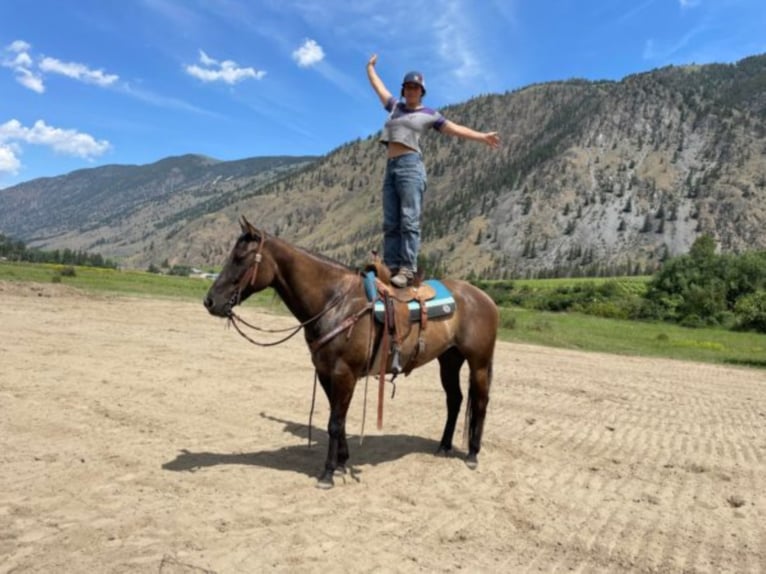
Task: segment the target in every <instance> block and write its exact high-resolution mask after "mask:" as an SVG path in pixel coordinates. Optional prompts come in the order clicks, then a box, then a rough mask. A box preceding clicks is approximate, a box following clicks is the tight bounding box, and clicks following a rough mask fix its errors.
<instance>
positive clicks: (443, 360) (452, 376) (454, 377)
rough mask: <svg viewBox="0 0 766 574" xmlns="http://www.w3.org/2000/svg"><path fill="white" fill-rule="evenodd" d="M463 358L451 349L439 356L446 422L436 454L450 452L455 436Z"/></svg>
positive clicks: (460, 399) (460, 397)
mask: <svg viewBox="0 0 766 574" xmlns="http://www.w3.org/2000/svg"><path fill="white" fill-rule="evenodd" d="M464 361H465V358H464V357H463V355H462V354H461V353H460V351H458V350H457V349H456V348H454V347H453V348H451V349H448V350H447V351H445V352H444V353H442V354H441V355H440V356H439V371H440V375H441V380H442V387H443V388H444V392H445V393H446V395H447V422H446V424H445V425H444V433H443V434H442V440H441V442H440V443H439V449H438V450H437V451H436V454H448V453H450V452H451V451H452V437H453V435H454V434H455V424H456V423H457V416H458V413H460V405H461V404H462V403H463V393H462V392H461V391H460V367H461V366H462V365H463V362H464Z"/></svg>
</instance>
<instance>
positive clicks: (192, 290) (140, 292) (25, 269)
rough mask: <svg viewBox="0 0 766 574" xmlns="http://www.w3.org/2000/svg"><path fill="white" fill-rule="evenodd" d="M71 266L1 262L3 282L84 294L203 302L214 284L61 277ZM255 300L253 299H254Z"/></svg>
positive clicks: (92, 270) (102, 275)
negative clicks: (69, 289)
mask: <svg viewBox="0 0 766 574" xmlns="http://www.w3.org/2000/svg"><path fill="white" fill-rule="evenodd" d="M70 267H71V266H69V265H56V264H48V263H9V262H0V281H21V282H37V283H51V282H56V283H60V284H62V285H68V286H70V287H75V288H77V289H82V290H83V291H90V292H99V293H115V294H121V295H131V296H138V297H158V298H169V299H187V300H194V299H196V300H198V301H200V302H201V301H202V299H203V297H204V296H205V293H207V290H208V289H209V288H210V285H211V284H212V281H210V280H207V279H198V278H195V277H180V276H174V275H158V274H156V273H148V272H146V271H122V270H117V269H106V268H99V267H75V268H74V269H75V274H74V276H73V277H69V276H66V275H62V271H64V270H65V269H66V268H70ZM251 299H253V298H251ZM271 299H272V296H271V295H270V294H269V293H262V294H259V296H258V297H256V298H255V299H254V301H255V302H256V303H265V302H267V301H271Z"/></svg>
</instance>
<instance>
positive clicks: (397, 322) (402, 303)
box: [362, 254, 456, 429]
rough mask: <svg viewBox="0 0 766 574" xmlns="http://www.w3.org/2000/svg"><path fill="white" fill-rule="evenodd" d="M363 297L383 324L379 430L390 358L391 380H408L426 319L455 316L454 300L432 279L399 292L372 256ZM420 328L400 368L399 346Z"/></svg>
mask: <svg viewBox="0 0 766 574" xmlns="http://www.w3.org/2000/svg"><path fill="white" fill-rule="evenodd" d="M362 278H363V284H364V290H365V294H366V295H367V300H368V301H369V302H370V303H371V305H372V309H373V316H374V317H375V320H376V321H377V322H378V323H382V324H383V335H382V338H381V341H380V347H379V356H380V372H379V376H378V379H379V384H378V428H379V429H380V428H382V427H383V389H384V387H385V376H386V371H387V367H388V364H389V361H388V358H389V355H390V357H391V372H393V374H394V377H393V378H392V379H391V381H392V382H393V380H394V379H395V378H396V376H397V375H398V374H399V373H401V372H402V371H403V372H404V375H405V376H407V375H409V374H410V372H411V371H412V369H414V368H415V366H416V364H417V358H418V356H419V355H420V354H421V353H422V352H423V351H424V350H425V346H426V344H425V337H424V336H423V335H424V332H425V329H426V327H427V325H428V319H429V318H433V317H442V316H445V315H451V314H452V313H454V312H455V306H456V304H455V299H454V297H453V296H452V293H450V291H449V289H447V287H446V286H445V285H444V284H443V283H442V282H441V281H437V280H435V279H429V280H427V281H425V282H422V283H421V282H419V281H418V283H417V284H416V285H413V286H408V287H402V288H398V287H396V286H394V285H392V284H391V271H390V270H389V269H388V267H387V266H386V265H385V264H384V263H383V262H382V261H381V260H380V258H379V257H377V254H373V261H372V263H370V264H368V265H367V266H366V267H365V268H364V270H363V271H362ZM415 323H418V324H419V329H420V332H419V333H418V344H417V347H415V350H414V352H413V353H412V354H411V355H410V358H409V360H408V361H407V364H406V365H405V366H404V368H402V365H401V358H400V354H401V345H402V341H403V340H404V339H406V338H407V337H408V336H409V334H410V332H411V331H412V328H413V325H414V324H415Z"/></svg>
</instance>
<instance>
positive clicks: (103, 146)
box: [0, 120, 111, 159]
mask: <svg viewBox="0 0 766 574" xmlns="http://www.w3.org/2000/svg"><path fill="white" fill-rule="evenodd" d="M16 142H21V143H27V144H34V145H42V146H46V147H50V148H51V149H53V151H55V152H57V153H61V154H64V155H72V156H76V157H82V158H85V159H91V158H94V157H96V156H99V155H101V154H103V153H105V152H106V151H107V150H108V149H109V148H110V147H111V145H110V144H109V142H108V141H106V140H96V139H95V138H94V137H93V136H91V135H90V134H86V133H82V132H78V131H77V130H67V129H61V128H56V127H53V126H49V125H47V124H46V123H45V122H44V121H43V120H37V121H36V122H35V123H34V125H33V126H32V127H26V126H23V125H22V124H21V122H19V121H18V120H9V121H7V122H5V123H4V124H2V125H0V146H2V147H3V148H4V149H6V150H8V149H10V150H11V152H13V151H14V150H13V149H12V148H11V147H10V146H12V145H14V144H16ZM14 157H15V155H14Z"/></svg>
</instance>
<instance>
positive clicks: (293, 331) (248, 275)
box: [228, 233, 371, 348]
mask: <svg viewBox="0 0 766 574" xmlns="http://www.w3.org/2000/svg"><path fill="white" fill-rule="evenodd" d="M265 243H266V234H265V233H262V234H261V238H260V241H259V242H258V249H257V250H256V252H255V258H254V261H253V264H252V265H251V266H250V267H249V268H248V270H247V271H246V272H245V274H244V275H243V276H242V279H241V280H240V282H239V285H238V286H237V290H236V291H235V292H234V295H232V298H231V301H230V302H229V303H230V309H229V312H228V319H229V323H230V324H231V325H233V326H234V329H235V330H236V331H237V333H239V334H240V335H241V336H242V337H243V338H244V339H246V340H247V341H248V342H250V343H252V344H253V345H257V346H259V347H274V346H276V345H280V344H282V343H284V342H285V341H288V340H290V339H291V338H292V337H294V336H295V335H297V334H298V332H299V331H300V330H301V329H303V328H304V327H306V326H308V325H310V324H312V323H314V322H315V321H318V320H319V319H320V318H322V317H323V316H324V315H325V314H327V313H328V312H329V311H330V310H331V309H332V308H333V307H336V306H337V305H338V304H340V302H341V301H343V300H344V299H345V298H346V296H347V295H348V294H349V293H350V292H351V289H353V287H354V286H353V285H352V286H351V287H349V288H348V289H347V290H346V291H343V292H342V293H338V294H337V295H335V297H333V298H332V299H331V300H330V301H329V302H328V303H327V304H326V305H325V306H324V308H323V309H322V310H321V311H320V312H319V313H317V314H316V315H314V316H313V317H311V318H309V319H307V320H305V321H303V322H301V323H299V324H298V325H297V326H296V327H287V328H285V329H264V328H262V327H258V326H256V325H253V324H251V323H248V322H247V321H246V320H244V319H243V318H242V317H240V316H239V315H237V314H236V313H235V312H234V307H235V306H236V305H238V304H239V303H240V302H241V301H242V292H243V290H244V288H245V287H247V286H248V285H249V286H250V287H254V286H255V281H256V279H257V277H258V268H259V266H260V264H261V261H262V260H263V253H262V252H263V245H264V244H265ZM370 309H371V307H370V306H369V305H367V306H365V307H364V309H363V310H362V311H363V312H367V311H368V310H370ZM363 312H359V313H355V314H354V315H352V317H354V320H353V322H354V323H355V322H356V320H358V318H359V317H360V316H361V315H362V314H363ZM237 322H239V323H241V324H243V325H245V326H246V327H249V328H250V329H253V330H254V331H260V332H261V333H285V332H287V331H290V333H289V334H288V335H287V336H285V337H283V338H281V339H279V340H278V341H272V342H269V343H262V342H260V341H256V340H254V339H252V338H251V337H250V336H248V335H247V333H245V332H243V331H242V329H241V328H240V326H239V325H238V324H237ZM341 325H343V327H344V328H343V330H345V329H347V328H348V327H350V326H351V325H350V324H349V323H348V319H346V320H344V321H343V322H342V323H341ZM337 333H338V329H337V328H336V329H333V330H332V331H331V332H330V333H328V335H330V334H331V335H332V336H335V335H336V334H337ZM332 336H331V337H328V336H324V337H322V338H321V339H319V340H318V341H316V343H319V345H317V346H316V347H317V348H318V347H320V346H322V345H323V344H324V343H326V342H327V341H328V340H329V339H330V338H332Z"/></svg>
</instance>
